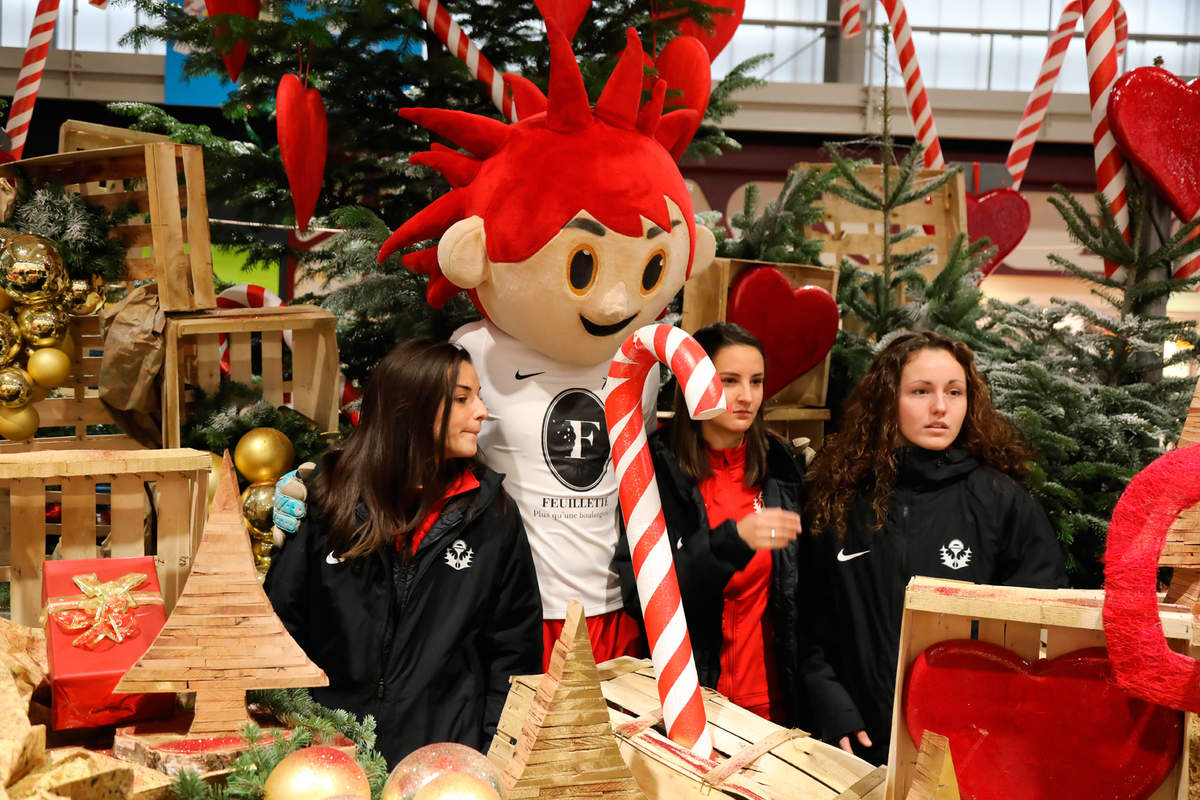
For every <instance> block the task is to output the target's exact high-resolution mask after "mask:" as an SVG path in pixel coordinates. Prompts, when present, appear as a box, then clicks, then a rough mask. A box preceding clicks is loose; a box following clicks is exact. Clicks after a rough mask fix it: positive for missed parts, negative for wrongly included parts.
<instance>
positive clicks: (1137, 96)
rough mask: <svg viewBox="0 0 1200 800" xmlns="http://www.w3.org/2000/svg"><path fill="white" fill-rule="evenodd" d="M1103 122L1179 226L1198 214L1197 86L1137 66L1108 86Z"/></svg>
mask: <svg viewBox="0 0 1200 800" xmlns="http://www.w3.org/2000/svg"><path fill="white" fill-rule="evenodd" d="M1108 122H1109V125H1110V126H1111V128H1112V133H1113V137H1114V138H1115V139H1116V140H1117V145H1118V146H1119V147H1120V148H1121V152H1122V153H1124V154H1125V157H1126V158H1127V159H1129V160H1130V161H1132V162H1133V163H1134V164H1136V165H1137V166H1138V169H1140V170H1141V171H1142V173H1143V174H1145V175H1146V176H1147V177H1148V178H1149V179H1150V181H1151V183H1153V184H1154V186H1155V188H1157V189H1158V191H1159V194H1161V195H1163V197H1164V198H1166V201H1167V204H1168V205H1170V206H1171V209H1172V210H1173V211H1174V212H1175V213H1176V214H1177V215H1178V216H1179V218H1180V219H1181V220H1184V221H1185V222H1186V221H1188V220H1190V219H1192V217H1194V216H1196V212H1197V211H1200V138H1198V137H1197V136H1196V135H1195V134H1196V130H1197V128H1200V81H1193V82H1192V83H1191V84H1190V85H1189V84H1186V83H1184V82H1183V81H1181V80H1179V78H1176V77H1175V76H1174V75H1172V74H1171V73H1170V72H1167V71H1166V70H1165V69H1162V68H1161V67H1138V68H1137V69H1135V70H1132V71H1130V72H1127V73H1125V74H1124V75H1122V76H1121V77H1120V78H1118V79H1117V82H1116V83H1114V84H1113V88H1112V92H1111V93H1109V96H1108Z"/></svg>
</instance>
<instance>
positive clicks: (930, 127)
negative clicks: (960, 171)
mask: <svg viewBox="0 0 1200 800" xmlns="http://www.w3.org/2000/svg"><path fill="white" fill-rule="evenodd" d="M883 7H884V8H885V9H887V13H888V20H889V21H890V22H891V26H892V39H893V40H894V41H895V42H896V56H897V58H898V59H899V61H900V71H901V72H903V73H904V99H905V101H906V102H907V104H908V116H909V118H910V119H911V120H912V124H913V130H914V131H916V132H917V141H919V142H920V143H921V144H922V145H923V146H924V147H925V166H926V167H928V168H929V169H942V168H943V167H945V166H946V161H945V159H944V158H942V143H941V140H939V139H938V133H937V126H936V125H934V124H933V107H932V106H930V105H929V95H928V94H927V93H926V92H925V82H924V81H923V80H921V67H920V66H919V65H918V64H917V50H916V48H915V47H913V41H912V28H911V27H910V26H909V24H908V12H906V11H905V10H904V0H883Z"/></svg>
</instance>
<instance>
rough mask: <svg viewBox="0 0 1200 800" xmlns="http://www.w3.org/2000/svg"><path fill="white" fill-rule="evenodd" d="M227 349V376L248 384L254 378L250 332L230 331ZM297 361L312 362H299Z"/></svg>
mask: <svg viewBox="0 0 1200 800" xmlns="http://www.w3.org/2000/svg"><path fill="white" fill-rule="evenodd" d="M226 341H227V343H228V345H229V349H228V353H229V377H230V378H231V379H233V380H235V381H237V382H239V383H245V384H249V383H251V382H252V380H253V378H254V370H253V369H252V366H251V358H252V357H253V354H252V352H251V348H250V334H249V333H243V332H240V331H239V332H236V333H230V334H229V336H228V337H227V339H226ZM299 363H310V364H311V363H313V362H311V361H309V362H299Z"/></svg>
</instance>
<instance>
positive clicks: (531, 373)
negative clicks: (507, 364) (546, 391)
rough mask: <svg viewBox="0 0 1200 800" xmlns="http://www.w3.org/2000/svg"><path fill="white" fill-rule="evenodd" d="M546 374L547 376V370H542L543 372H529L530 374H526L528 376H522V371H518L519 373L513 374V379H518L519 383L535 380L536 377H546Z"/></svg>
mask: <svg viewBox="0 0 1200 800" xmlns="http://www.w3.org/2000/svg"><path fill="white" fill-rule="evenodd" d="M545 374H546V370H542V371H541V372H528V373H526V374H524V375H522V374H521V370H517V371H516V372H515V373H514V374H513V377H514V378H516V379H517V380H519V381H523V380H525V379H526V378H534V377H537V376H538V375H545Z"/></svg>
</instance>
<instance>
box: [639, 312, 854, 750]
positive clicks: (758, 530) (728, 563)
mask: <svg viewBox="0 0 1200 800" xmlns="http://www.w3.org/2000/svg"><path fill="white" fill-rule="evenodd" d="M695 339H696V341H697V342H698V343H699V344H700V346H701V347H703V348H704V350H705V352H707V353H708V355H709V357H710V358H711V359H712V361H713V365H714V366H715V367H716V370H717V374H718V376H719V377H720V380H721V383H722V385H723V386H724V387H725V403H726V407H727V410H726V412H725V413H724V414H722V415H720V416H718V417H715V418H713V419H711V420H704V421H697V420H693V419H690V418H689V416H688V413H687V408H686V406H685V404H684V402H683V395H682V393H681V392H680V391H678V390H676V394H675V406H674V408H675V416H674V419H673V420H672V422H671V424H670V427H669V428H666V429H663V430H660V431H659V432H657V433H656V434H655V435H653V436H652V437H651V439H650V447H651V455H652V458H653V461H654V468H655V476H656V478H657V482H658V487H659V493H660V495H661V496H662V506H663V514H664V516H665V518H666V523H667V534H668V536H669V537H670V540H671V550H672V552H673V553H674V555H675V570H676V573H677V575H678V577H679V589H680V594H681V595H682V598H683V608H684V614H685V615H686V617H687V622H688V632H689V636H690V637H691V641H692V649H693V653H694V656H695V659H696V668H697V671H698V673H699V678H700V683H701V684H703V685H704V686H709V687H712V688H715V689H717V690H718V691H720V692H721V693H722V694H724V695H726V696H727V697H729V698H730V699H731V700H733V702H735V703H737V704H738V705H740V706H742V707H744V708H748V709H750V710H751V711H754V712H755V713H757V714H759V715H760V716H763V717H766V718H769V719H771V720H774V721H776V722H779V723H781V724H785V725H794V726H800V727H806V726H810V721H811V720H812V719H813V718H814V716H815V715H816V714H817V711H818V709H819V707H820V706H823V705H832V706H833V707H835V708H838V709H841V708H843V707H844V706H848V705H849V704H850V703H849V699H848V698H847V696H846V694H845V692H844V690H843V689H842V688H841V687H840V686H839V685H838V684H837V683H836V682H834V681H832V680H831V678H832V676H831V675H830V674H829V672H828V668H827V667H826V666H825V663H824V659H822V658H820V657H819V653H817V652H814V649H813V648H812V647H810V646H809V645H808V643H807V642H804V641H802V640H800V639H799V638H798V636H797V633H798V626H797V617H798V616H799V615H802V614H804V613H807V611H806V610H805V609H802V608H801V607H800V606H799V604H798V596H797V592H798V586H797V579H798V574H799V561H800V559H801V555H800V552H799V549H800V543H799V541H798V539H797V536H798V534H799V533H800V516H799V510H800V485H801V472H802V470H801V467H800V466H799V465H798V464H797V463H796V461H795V460H794V459H793V456H792V453H791V450H790V449H789V448H788V446H787V445H785V444H784V443H783V442H782V441H780V440H779V439H777V438H775V437H774V436H773V435H771V434H770V433H769V432H768V431H767V428H766V424H765V422H764V421H763V408H762V406H763V377H764V371H765V358H764V353H763V346H762V343H761V342H759V341H758V339H756V338H755V337H754V336H753V335H752V334H750V333H749V332H748V331H747V330H745V329H744V328H741V327H739V326H737V325H733V324H731V323H724V322H721V323H715V324H713V325H707V326H705V327H703V328H701V329H700V330H698V331H696V333H695ZM617 563H618V568H619V571H620V572H621V573H622V578H623V580H622V585H623V586H624V587H626V608H627V609H628V610H630V611H631V612H634V613H636V614H638V616H639V618H640V607H639V606H638V600H637V597H636V590H635V586H634V583H633V571H632V567H631V565H630V564H629V562H628V543H627V542H626V540H625V539H624V537H622V540H621V544H620V546H619V548H618V562H617Z"/></svg>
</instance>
